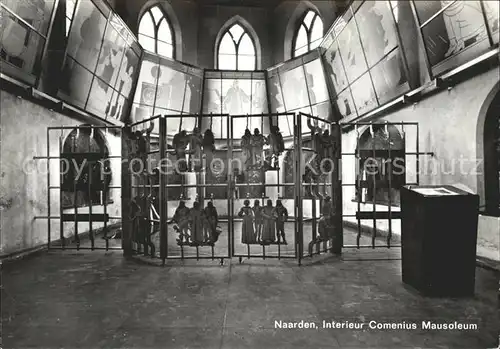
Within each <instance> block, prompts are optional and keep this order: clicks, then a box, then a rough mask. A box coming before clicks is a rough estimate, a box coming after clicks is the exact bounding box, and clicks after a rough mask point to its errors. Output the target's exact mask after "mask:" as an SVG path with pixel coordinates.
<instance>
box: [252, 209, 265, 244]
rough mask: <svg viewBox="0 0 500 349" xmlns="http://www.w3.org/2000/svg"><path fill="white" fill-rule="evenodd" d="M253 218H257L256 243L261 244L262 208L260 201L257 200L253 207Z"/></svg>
mask: <svg viewBox="0 0 500 349" xmlns="http://www.w3.org/2000/svg"><path fill="white" fill-rule="evenodd" d="M252 210H253V216H254V217H255V241H256V242H258V243H260V242H262V224H263V218H262V207H261V206H260V201H259V200H255V201H254V204H253V207H252Z"/></svg>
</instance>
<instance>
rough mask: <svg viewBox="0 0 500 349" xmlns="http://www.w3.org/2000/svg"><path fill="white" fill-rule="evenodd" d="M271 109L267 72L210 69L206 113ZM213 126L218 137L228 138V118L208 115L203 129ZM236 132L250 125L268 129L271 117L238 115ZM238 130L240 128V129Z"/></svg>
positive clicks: (249, 111)
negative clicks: (269, 106) (268, 98)
mask: <svg viewBox="0 0 500 349" xmlns="http://www.w3.org/2000/svg"><path fill="white" fill-rule="evenodd" d="M268 112H269V108H268V103H267V92H266V80H265V74H264V72H245V71H238V72H236V71H235V72H229V71H207V72H206V74H205V90H204V94H203V114H211V113H213V114H229V115H255V114H266V113H268ZM205 128H211V129H212V132H213V133H214V136H215V138H219V139H225V138H227V136H228V133H227V129H228V127H227V118H226V117H223V116H220V115H215V116H208V115H207V116H206V117H205V118H204V120H203V123H202V129H205ZM233 128H234V130H235V132H239V131H240V130H241V131H242V132H243V130H245V129H246V128H248V129H250V130H252V131H253V130H254V129H255V128H258V129H259V131H260V132H265V131H267V128H268V122H267V116H263V117H261V118H256V117H248V118H234V119H233ZM236 130H238V131H236Z"/></svg>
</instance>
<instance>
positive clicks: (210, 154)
mask: <svg viewBox="0 0 500 349" xmlns="http://www.w3.org/2000/svg"><path fill="white" fill-rule="evenodd" d="M202 145H203V155H204V156H205V161H206V164H207V166H210V165H211V163H212V161H213V158H214V152H215V136H214V134H213V132H212V130H211V129H207V130H206V131H205V134H204V136H203V142H202Z"/></svg>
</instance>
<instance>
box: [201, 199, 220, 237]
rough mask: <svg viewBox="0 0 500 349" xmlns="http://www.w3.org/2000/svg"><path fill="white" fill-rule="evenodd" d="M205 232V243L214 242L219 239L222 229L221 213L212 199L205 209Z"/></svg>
mask: <svg viewBox="0 0 500 349" xmlns="http://www.w3.org/2000/svg"><path fill="white" fill-rule="evenodd" d="M204 218H205V224H204V228H205V229H204V232H205V241H204V242H205V243H209V244H214V243H215V242H217V240H218V239H219V234H220V230H219V229H218V223H219V215H218V214H217V209H216V208H215V206H214V204H213V202H212V201H209V202H208V204H207V207H205V209H204Z"/></svg>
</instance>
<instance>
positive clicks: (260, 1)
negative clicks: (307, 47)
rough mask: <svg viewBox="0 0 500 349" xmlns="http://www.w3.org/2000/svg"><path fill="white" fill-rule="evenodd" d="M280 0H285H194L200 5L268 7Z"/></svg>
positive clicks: (273, 5) (275, 4) (274, 5)
mask: <svg viewBox="0 0 500 349" xmlns="http://www.w3.org/2000/svg"><path fill="white" fill-rule="evenodd" d="M282 1H285V0H194V2H196V3H198V4H199V5H200V6H216V5H220V6H240V7H268V8H269V7H270V8H274V7H276V6H277V5H278V4H279V3H280V2H282ZM286 1H290V0H286ZM292 1H295V0H292ZM297 1H298V0H297Z"/></svg>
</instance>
